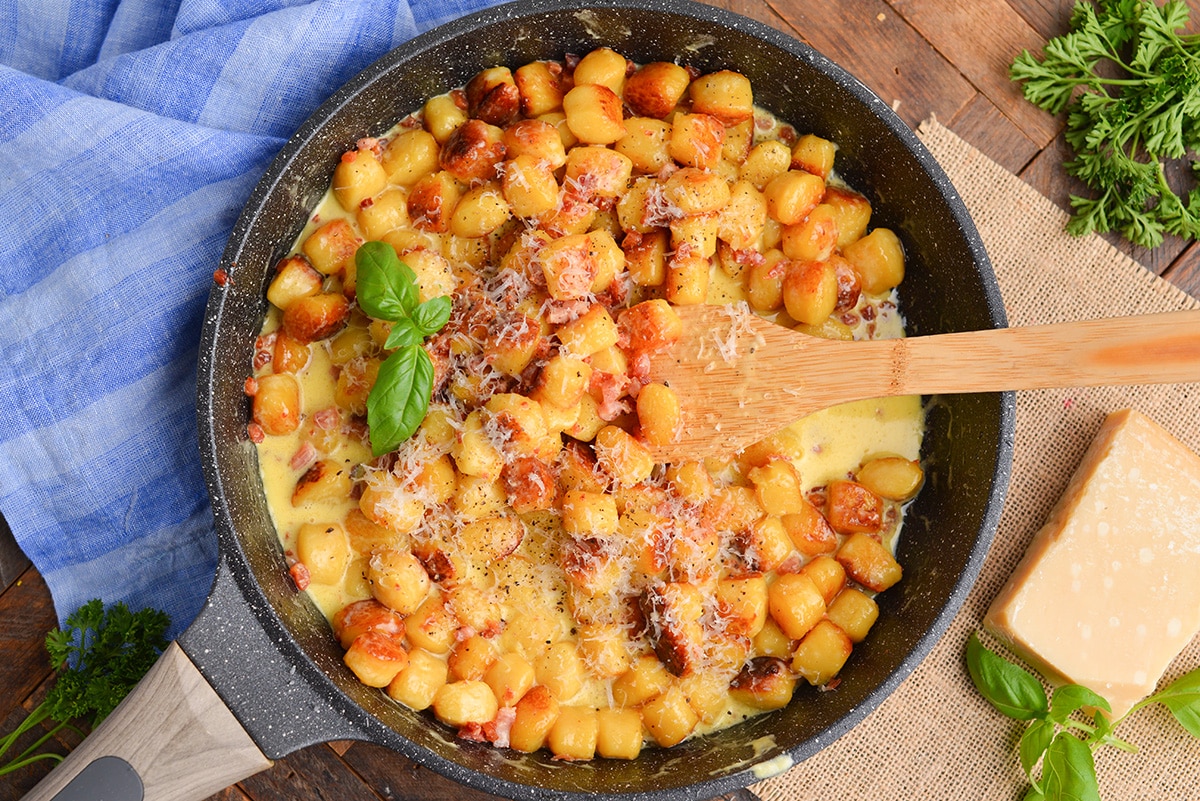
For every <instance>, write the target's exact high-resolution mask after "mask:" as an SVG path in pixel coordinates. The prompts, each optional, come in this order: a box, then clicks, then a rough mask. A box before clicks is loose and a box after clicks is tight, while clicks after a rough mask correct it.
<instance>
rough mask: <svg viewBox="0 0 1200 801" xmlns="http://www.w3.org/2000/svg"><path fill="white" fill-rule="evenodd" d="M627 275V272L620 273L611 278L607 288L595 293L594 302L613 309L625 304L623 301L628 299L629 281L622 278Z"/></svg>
mask: <svg viewBox="0 0 1200 801" xmlns="http://www.w3.org/2000/svg"><path fill="white" fill-rule="evenodd" d="M627 276H628V273H624V272H622V273H620V274H619V275H617V276H616V278H614V279H613V282H612V283H611V284H609V285H608V289H606V290H604V291H603V292H601V293H600V294H599V295H596V302H597V303H599V304H601V305H602V306H605V307H606V308H608V309H615V308H618V307H621V306H624V305H625V301H626V300H628V299H629V285H630V283H631V282H629V281H626V280H623V279H624V278H626V277H627Z"/></svg>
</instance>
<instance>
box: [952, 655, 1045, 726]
mask: <svg viewBox="0 0 1200 801" xmlns="http://www.w3.org/2000/svg"><path fill="white" fill-rule="evenodd" d="M967 670H969V671H970V673H971V681H973V682H975V688H976V689H977V690H979V692H980V693H981V694H982V695H983V697H984V698H986V699H987V700H988V703H990V704H991V705H992V706H994V707H995V708H996V710H997V711H998V712H1000V713H1001V714H1002V715H1007V716H1008V717H1010V718H1015V719H1016V720H1033V719H1035V718H1045V717H1046V714H1047V713H1048V712H1049V705H1048V704H1047V702H1046V691H1045V690H1043V689H1042V683H1041V682H1040V681H1038V680H1037V679H1036V678H1034V676H1033V675H1032V674H1031V673H1029V672H1028V671H1026V670H1023V669H1022V668H1020V667H1017V666H1016V665H1014V664H1013V663H1012V662H1009V661H1008V660H1006V659H1004V658H1003V657H1000V656H998V655H996V654H994V653H992V652H991V651H989V650H988V649H987V648H985V647H984V645H983V643H981V642H980V641H979V636H978V635H976V634H972V635H971V639H970V640H968V641H967Z"/></svg>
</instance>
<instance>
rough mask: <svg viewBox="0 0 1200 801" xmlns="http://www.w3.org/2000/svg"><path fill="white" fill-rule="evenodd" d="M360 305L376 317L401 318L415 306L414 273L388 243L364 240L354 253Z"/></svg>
mask: <svg viewBox="0 0 1200 801" xmlns="http://www.w3.org/2000/svg"><path fill="white" fill-rule="evenodd" d="M354 263H355V265H356V267H357V277H356V282H357V283H356V284H355V294H356V297H357V300H358V305H359V307H360V308H361V309H362V310H363V311H365V312H366V313H367V314H369V315H371V316H372V317H374V318H376V319H377V320H402V319H404V318H406V317H408V316H410V315H411V314H412V312H413V309H415V308H416V307H417V276H416V273H414V272H413V271H412V270H411V269H410V268H409V266H408V265H407V264H405V263H404V262H402V261H400V259H399V258H398V257H397V256H396V251H395V250H394V249H393V248H392V246H391V245H388V244H385V243H383V242H364V243H363V244H362V245H360V246H359V248H358V251H357V252H356V253H355V254H354Z"/></svg>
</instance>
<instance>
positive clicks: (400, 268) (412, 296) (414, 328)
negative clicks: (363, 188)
mask: <svg viewBox="0 0 1200 801" xmlns="http://www.w3.org/2000/svg"><path fill="white" fill-rule="evenodd" d="M354 260H355V264H356V266H357V268H358V272H357V282H358V283H357V288H356V293H357V297H358V305H359V307H360V308H361V309H362V310H363V311H364V312H366V313H367V314H369V315H370V316H372V317H374V318H375V319H377V320H385V321H388V322H390V323H391V324H392V330H391V333H390V334H388V338H387V341H386V342H385V343H384V349H385V350H391V351H393V352H392V354H391V355H390V356H388V357H387V359H385V360H384V362H383V364H381V365H380V366H379V375H378V377H377V378H376V379H375V385H374V386H373V387H372V388H371V392H370V394H369V395H367V427H368V428H369V429H370V432H371V451H372V452H373V453H374V454H375V455H376V456H381V455H383V454H385V453H388V452H390V451H392V450H395V448H396V446H397V445H399V444H400V443H401V442H404V440H406V439H408V438H409V437H411V436H412V435H413V432H415V431H416V430H417V427H418V426H419V425H421V421H422V420H424V419H425V413H426V411H428V410H429V399H430V396H431V394H432V392H433V360H432V359H430V358H429V353H428V352H426V350H425V348H423V347H421V345H422V343H423V342H424V341H425V338H426V337H429V336H432V335H433V334H436V333H437V332H438V331H440V330H441V328H442V326H444V325H445V324H446V322H447V321H448V320H449V319H450V311H451V301H450V298H449V297H446V296H441V297H436V298H430V299H429V300H427V301H425V302H424V303H421V302H420V298H419V296H418V287H417V276H416V273H414V272H413V271H412V269H411V268H410V267H409V266H408V265H407V264H405V263H404V262H402V261H400V259H399V258H398V257H397V256H396V251H395V250H394V249H393V248H392V246H391V245H388V244H385V243H383V242H365V243H363V244H362V245H361V246H360V247H359V249H358V252H357V253H356V254H355V257H354Z"/></svg>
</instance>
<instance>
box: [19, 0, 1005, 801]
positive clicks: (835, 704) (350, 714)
mask: <svg viewBox="0 0 1200 801" xmlns="http://www.w3.org/2000/svg"><path fill="white" fill-rule="evenodd" d="M600 45H607V46H610V47H613V48H614V49H616V50H617V51H618V52H620V53H622V54H623V55H625V56H627V57H628V58H631V59H633V60H634V61H637V62H648V61H655V60H664V61H671V60H679V61H681V62H686V63H687V64H689V65H692V66H694V67H696V68H698V69H700V70H701V71H705V72H707V71H712V70H717V69H722V68H729V69H735V70H738V71H740V72H742V73H743V74H745V75H747V76H748V77H749V78H750V80H751V82H752V85H753V86H754V89H755V100H756V102H757V103H758V104H759V105H761V106H763V107H765V108H767V109H769V110H771V111H773V112H775V113H776V114H778V115H780V116H781V117H782V118H783V119H784V120H787V121H789V122H791V123H793V124H794V125H795V126H796V127H797V128H799V129H800V130H802V131H812V132H814V133H817V134H818V135H820V136H823V137H826V138H828V139H831V140H833V141H835V142H837V143H838V146H839V151H838V168H839V170H840V172H841V173H842V175H843V176H844V177H845V178H846V179H847V181H848V182H849V183H850V184H851V185H852V186H854V187H856V188H857V189H859V190H861V191H863V192H865V193H866V194H867V196H868V197H869V198H870V199H871V201H872V204H873V206H874V215H873V223H874V224H876V225H885V226H888V227H891V228H893V229H894V230H896V231H898V232H899V233H900V235H901V237H902V240H903V243H904V246H905V249H906V252H907V257H908V271H907V276H906V278H905V281H904V283H903V284H902V286H901V303H902V310H903V311H904V313H905V315H906V318H907V321H908V329H909V331H910V333H913V334H933V333H941V332H951V331H964V330H975V329H980V328H989V327H1002V326H1004V325H1005V316H1004V311H1003V306H1002V304H1001V299H1000V294H999V290H998V289H997V286H996V282H995V277H994V275H993V272H992V269H991V265H990V264H989V262H988V259H987V256H986V254H985V252H984V249H983V246H982V244H981V242H980V240H979V236H978V234H977V232H976V230H975V228H974V226H973V225H972V223H971V220H970V218H969V216H968V214H967V212H966V209H965V208H964V206H963V204H962V202H961V200H960V199H959V197H958V195H957V194H956V193H955V191H954V189H953V187H952V186H951V185H950V184H949V182H948V180H947V179H946V177H945V175H944V174H943V173H942V171H941V169H940V168H939V167H938V166H937V164H936V163H935V162H934V161H933V159H932V158H931V156H930V155H929V153H928V152H927V151H926V150H925V149H924V148H923V147H922V146H921V145H920V143H919V142H918V141H917V139H916V138H915V137H914V136H913V134H912V132H911V131H910V130H909V129H908V128H907V127H906V126H905V125H904V124H903V123H902V122H901V121H900V120H899V118H897V117H896V115H895V114H894V113H893V112H892V110H891V109H890V108H889V107H888V106H887V105H886V104H884V103H883V102H882V101H881V100H880V99H879V98H877V97H876V96H875V95H873V94H872V93H871V92H870V91H869V90H868V89H866V88H865V87H864V86H863V85H862V84H860V83H859V82H858V81H856V80H855V79H854V78H853V77H851V76H850V75H849V74H847V73H846V72H845V71H843V70H842V69H840V68H838V67H837V66H836V65H834V64H832V63H831V62H829V61H828V60H827V59H825V58H824V57H822V56H821V55H820V54H818V53H816V52H815V51H813V50H812V49H810V48H809V47H807V46H805V45H803V44H801V43H800V42H798V41H796V40H795V39H792V38H790V37H788V36H786V35H784V34H782V33H779V32H777V31H775V30H772V29H770V28H768V27H766V26H764V25H761V24H759V23H756V22H754V21H752V20H748V19H745V18H743V17H739V16H737V15H734V14H731V13H729V12H726V11H724V10H721V9H718V8H714V7H711V6H707V5H700V4H696V3H692V2H687V1H686V0H593V1H592V2H588V3H583V4H581V3H578V2H568V1H567V0H521V2H516V3H513V4H510V5H505V6H499V7H496V8H493V9H490V10H488V11H484V12H481V13H478V14H475V15H473V16H469V17H465V18H462V19H459V20H457V21H454V22H451V23H449V24H447V25H445V26H443V27H440V28H438V29H436V30H433V31H431V32H429V33H426V34H424V35H422V36H419V37H417V38H416V39H413V40H412V41H410V42H408V43H407V44H405V45H402V46H401V47H399V48H397V49H396V50H394V51H392V52H391V53H389V54H388V55H386V56H384V57H383V58H382V59H380V60H379V61H378V62H376V63H375V64H373V65H372V66H370V67H368V68H367V69H366V70H364V71H363V72H362V73H361V74H360V75H358V76H357V77H355V78H354V79H353V80H351V81H350V82H349V83H348V84H347V85H346V86H344V87H342V88H341V89H340V90H338V91H337V92H336V93H335V94H334V95H333V96H332V97H331V98H330V99H329V100H328V101H327V102H326V103H325V104H324V105H323V106H322V107H321V108H320V109H319V110H318V111H317V112H316V113H315V114H314V115H313V117H312V118H310V119H309V120H308V121H307V122H306V123H305V124H304V125H303V127H302V128H301V129H300V130H299V131H298V132H297V133H296V135H295V136H294V137H293V138H292V139H291V140H290V141H289V142H288V144H287V145H286V146H285V147H284V148H283V150H282V151H281V152H280V154H279V155H278V157H277V158H276V159H275V161H274V162H273V163H272V165H271V166H270V168H269V169H268V170H267V172H266V174H265V175H264V176H263V178H262V180H261V181H260V183H259V184H258V186H257V188H256V189H255V190H254V193H253V194H252V196H251V197H250V200H249V202H248V204H247V206H246V208H245V210H244V211H243V213H242V215H241V217H240V219H239V220H238V222H237V224H236V226H235V228H234V230H233V233H232V236H231V237H230V240H229V243H228V246H227V248H226V251H225V254H224V257H223V259H222V262H221V268H222V269H224V270H225V271H226V273H227V274H228V276H229V277H230V278H231V279H232V280H231V281H229V282H226V283H225V284H224V285H223V286H216V287H215V288H214V289H213V291H212V294H211V296H210V299H209V303H208V308H207V316H206V319H205V324H204V330H203V339H202V343H201V348H200V364H199V381H198V387H197V405H198V415H199V423H200V439H201V458H202V460H203V463H204V468H205V474H206V477H207V481H208V485H209V491H210V494H211V497H212V506H213V511H214V515H215V520H216V529H217V536H218V538H219V541H220V562H219V567H218V570H217V575H216V580H215V582H214V584H213V588H212V591H211V594H210V596H209V598H208V601H207V604H206V606H205V607H204V609H203V611H202V612H201V613H200V615H199V617H198V618H197V619H196V621H195V622H194V623H193V624H192V626H191V627H190V628H189V629H188V630H187V631H186V632H185V633H184V634H183V635H182V636H181V637H180V639H179V640H178V642H177V643H176V644H173V645H172V646H171V649H170V650H169V651H168V652H167V653H166V654H165V655H164V657H163V659H162V660H161V661H160V662H159V664H158V665H156V667H155V668H154V670H153V671H152V672H151V673H150V674H149V675H148V676H147V678H146V680H144V681H143V682H142V684H140V685H139V687H138V688H137V689H136V690H135V692H134V694H133V695H131V696H130V698H129V699H128V700H127V701H126V703H125V704H123V705H122V707H121V708H120V709H118V710H117V712H115V713H114V714H113V715H112V716H111V717H110V718H109V720H108V721H106V722H105V724H104V725H103V726H102V727H101V728H100V729H98V730H97V731H96V732H94V733H93V734H92V735H91V736H89V737H88V738H87V739H86V740H85V741H84V742H83V744H82V745H81V746H80V748H78V749H76V750H75V751H74V752H73V753H72V754H71V756H70V757H69V758H68V760H67V761H66V762H64V763H63V765H62V766H60V768H59V769H57V770H56V771H54V772H53V773H52V774H51V775H50V776H49V777H48V778H47V779H46V780H45V781H44V782H43V783H42V784H41V785H39V786H38V788H36V789H35V791H34V793H33V794H32V795H31V796H29V797H30V798H33V799H43V798H51V797H54V795H55V793H57V792H58V791H59V789H60V788H63V787H64V786H66V787H67V789H66V790H65V791H64V792H63V793H62V794H60V795H59V796H58V797H59V798H60V799H68V798H72V797H78V798H82V797H89V798H94V797H97V796H96V794H95V790H96V788H97V787H100V786H105V787H109V788H113V789H112V792H113V794H112V795H111V796H110V797H113V798H122V799H123V798H141V797H142V796H141V794H140V793H141V788H142V787H143V786H144V788H145V797H146V798H155V799H168V798H169V799H176V798H178V799H199V798H203V797H205V796H207V795H209V794H211V793H213V792H215V791H217V790H220V789H222V788H223V787H226V786H228V785H229V784H232V783H233V782H235V781H237V780H238V779H241V778H244V777H245V776H247V775H249V774H251V773H253V772H254V771H256V770H261V769H263V768H265V767H267V766H268V765H269V764H270V760H272V759H276V758H279V757H281V756H284V755H286V754H289V753H291V752H293V751H295V750H297V749H300V748H303V747H305V746H308V745H311V744H313V743H318V742H322V741H326V740H335V739H337V740H344V739H361V740H369V741H372V742H375V743H379V744H382V745H385V746H388V747H389V748H392V749H395V750H396V751H397V752H399V753H401V754H403V755H405V756H406V757H409V758H410V759H413V760H415V761H416V762H418V763H420V764H422V765H425V766H427V767H429V768H431V769H433V770H435V771H438V772H440V773H442V774H444V775H446V776H448V777H450V778H453V779H455V780H457V781H460V782H462V783H464V784H467V785H470V786H472V787H475V788H477V789H481V790H484V791H487V792H490V793H494V794H496V795H500V796H505V797H510V798H515V799H534V798H537V799H563V800H564V801H567V800H568V799H570V800H571V801H581V800H582V799H583V797H584V796H586V797H588V798H589V799H596V798H600V799H627V800H628V801H633V799H656V800H657V801H682V800H683V799H697V798H707V797H713V796H716V795H719V794H721V793H725V792H729V791H731V790H733V789H735V788H739V787H744V786H746V785H748V784H750V783H752V782H754V781H756V780H757V779H760V778H764V777H765V776H768V775H772V774H773V773H775V772H778V771H781V770H783V769H784V768H786V767H788V766H789V765H791V764H794V763H796V762H799V761H801V760H803V759H805V758H807V757H809V756H811V755H812V754H814V753H816V752H817V751H818V750H820V749H821V748H824V747H825V746H827V745H829V744H830V743H832V742H833V741H834V740H836V739H837V738H838V737H839V736H840V735H842V734H843V733H845V732H846V731H847V730H849V729H850V728H851V727H853V726H854V725H855V724H856V723H858V722H859V721H861V720H862V719H863V718H864V717H866V716H867V714H868V713H869V712H870V711H871V710H872V709H874V708H875V707H876V706H877V705H878V704H879V703H880V702H881V701H882V700H883V699H884V698H885V697H886V696H887V695H888V694H889V693H890V692H892V690H893V689H895V688H896V686H897V685H899V684H900V682H901V681H902V680H903V679H904V678H905V677H906V676H907V675H908V674H909V673H910V672H911V671H912V670H913V668H914V667H916V665H917V664H918V662H920V660H921V659H922V658H923V657H924V656H925V655H926V654H927V653H928V651H929V650H930V648H932V646H933V645H934V643H935V642H936V641H937V640H938V638H939V637H940V636H941V635H942V634H943V633H944V632H945V630H946V628H947V626H948V625H949V623H950V621H951V619H952V618H953V616H954V614H955V613H956V612H957V611H958V609H959V607H960V606H961V604H962V602H963V600H964V598H965V596H966V593H967V592H968V590H969V589H970V587H971V585H972V583H973V582H974V580H975V577H976V575H977V574H978V571H979V569H980V567H981V565H982V561H983V558H984V556H985V554H986V552H987V549H988V546H989V545H990V543H991V539H992V537H993V534H994V531H995V527H996V524H997V521H998V518H999V514H1000V509H1001V505H1002V502H1003V498H1004V494H1005V491H1006V489H1007V486H1008V477H1009V469H1010V465H1011V456H1012V434H1013V424H1014V406H1013V395H1012V393H1004V394H981V395H957V396H951V397H944V398H936V399H931V400H930V402H929V403H928V409H927V414H928V417H927V433H926V436H925V442H924V448H923V452H922V460H923V463H924V466H925V468H926V475H927V480H926V484H925V487H924V489H923V490H922V491H921V493H920V495H919V496H918V497H917V499H916V500H915V501H914V502H913V504H912V505H911V507H910V508H909V510H908V512H907V520H906V523H905V527H904V533H903V535H902V537H901V538H900V542H899V546H898V553H897V556H898V559H899V561H900V562H901V564H902V565H903V566H904V572H905V577H904V580H903V581H902V582H900V584H898V585H897V586H896V587H894V588H892V589H891V590H889V591H888V592H886V593H884V594H883V595H882V596H880V599H879V601H880V616H879V620H878V622H877V623H876V624H875V626H874V628H873V629H872V631H871V636H870V637H869V638H868V639H867V640H866V641H865V642H864V643H863V644H862V645H860V646H858V647H856V648H855V651H854V654H853V656H852V657H851V659H850V661H849V663H848V664H847V665H846V667H845V668H844V669H843V671H842V673H841V678H842V681H841V684H840V685H839V687H838V689H837V690H836V691H835V692H825V693H818V692H815V691H812V690H811V689H810V688H804V689H801V690H798V691H797V697H796V699H795V700H794V701H793V703H792V704H791V705H790V706H788V707H787V708H786V709H784V710H781V711H777V712H773V713H771V714H768V715H763V716H759V717H757V718H754V719H752V720H750V721H748V722H746V723H743V724H740V725H737V726H734V727H732V728H729V729H726V730H724V731H722V732H720V733H718V734H716V735H713V736H710V737H706V738H701V739H696V740H694V741H687V742H685V743H683V744H682V745H680V746H677V747H675V748H673V749H669V750H664V749H648V750H646V751H644V752H643V753H642V755H641V756H640V757H639V758H638V759H636V760H633V761H628V762H626V761H619V760H597V761H595V762H590V763H575V764H565V763H562V762H556V761H554V760H552V759H551V758H550V757H549V755H548V754H545V753H538V754H530V755H521V754H516V753H514V752H510V751H506V750H501V749H494V748H492V747H490V746H486V745H480V744H476V743H471V742H464V741H460V740H456V739H455V737H454V734H453V732H452V731H451V730H449V729H448V728H446V727H444V726H442V725H440V724H438V723H437V722H436V721H434V720H433V719H432V718H431V717H429V716H427V715H425V714H420V713H416V712H413V711H411V710H408V709H405V708H402V707H400V706H398V705H396V704H394V703H392V702H390V701H389V700H388V699H387V698H386V697H385V696H384V695H383V694H382V693H381V692H380V691H378V690H373V689H370V688H368V687H365V686H363V685H362V684H360V683H359V682H358V681H357V680H356V679H355V678H354V676H353V675H352V674H351V673H350V672H349V671H348V670H347V669H346V668H345V667H344V666H343V664H342V661H341V653H342V651H341V649H340V647H339V646H338V644H337V641H336V639H335V638H334V637H333V634H332V632H331V630H330V628H329V626H328V625H327V623H326V621H325V619H324V618H323V617H322V616H321V614H320V612H319V611H318V610H317V608H316V607H315V606H314V605H313V603H312V602H311V601H310V600H309V598H308V596H307V595H305V594H304V593H298V592H297V591H296V589H295V587H294V586H293V585H292V583H291V581H290V580H289V578H288V574H287V566H286V564H285V561H284V557H283V553H282V551H281V547H280V544H279V540H278V538H277V536H276V532H275V529H274V527H273V525H272V522H271V519H270V516H269V514H268V511H267V507H266V502H265V499H264V496H263V492H262V486H261V482H260V479H259V474H258V464H257V460H256V454H255V450H254V446H253V445H252V444H251V443H250V442H249V441H248V440H247V437H246V423H247V421H248V419H249V405H248V401H247V399H246V397H245V395H244V393H243V383H244V381H245V379H246V377H247V376H248V375H249V374H250V372H251V359H252V349H253V344H254V339H255V335H256V334H257V333H258V331H259V328H260V326H261V324H262V320H263V315H264V313H265V310H266V300H265V297H264V292H265V288H266V285H267V283H268V281H269V278H270V275H271V267H272V266H273V265H274V264H275V263H276V261H277V260H278V259H279V258H280V257H281V256H282V255H283V254H284V253H285V252H286V250H287V249H288V247H289V246H290V244H291V243H292V242H293V241H294V240H295V238H296V236H297V235H298V233H299V231H300V229H301V227H302V226H303V224H304V222H305V219H306V217H307V214H308V211H309V209H310V208H311V207H312V206H313V205H315V203H316V201H317V199H318V198H319V197H320V196H321V194H322V192H323V191H324V188H325V187H326V186H327V185H328V183H329V181H330V178H331V176H332V173H333V169H334V166H335V165H336V163H337V161H338V158H339V156H340V154H341V153H342V152H343V151H344V150H346V149H347V148H349V147H351V146H352V145H353V143H354V142H355V141H356V140H357V139H359V138H360V137H362V136H369V135H378V134H381V133H383V132H384V131H385V130H387V129H388V128H389V127H390V126H391V125H392V124H393V123H394V122H396V121H397V120H398V119H400V118H401V117H402V116H404V115H406V114H407V113H409V112H410V111H411V110H413V109H415V108H417V107H419V106H420V105H421V103H422V102H423V101H424V100H425V98H427V97H428V96H430V95H434V94H438V93H441V92H444V91H446V90H448V89H450V88H452V87H455V86H459V85H462V84H464V83H465V82H466V81H467V80H468V79H469V78H470V77H471V76H472V75H473V74H474V73H475V72H477V71H478V70H480V69H482V68H484V67H487V66H492V65H496V64H505V65H509V66H512V67H516V66H519V65H521V64H524V63H526V62H528V61H532V60H535V59H560V58H562V57H563V56H564V55H565V54H566V53H577V54H582V53H585V52H587V51H589V50H591V49H593V48H595V47H597V46H600ZM81 771H82V774H81ZM77 775H78V779H77V780H75V781H72V777H76V776H77ZM121 782H126V783H127V784H128V787H129V790H128V791H126V792H128V794H127V795H121V794H119V793H120V792H122V791H121V790H120V788H119V787H118V785H119V784H120V783H121ZM83 790H86V791H87V792H86V795H76V796H72V795H71V793H72V792H76V793H78V792H81V791H83Z"/></svg>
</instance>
